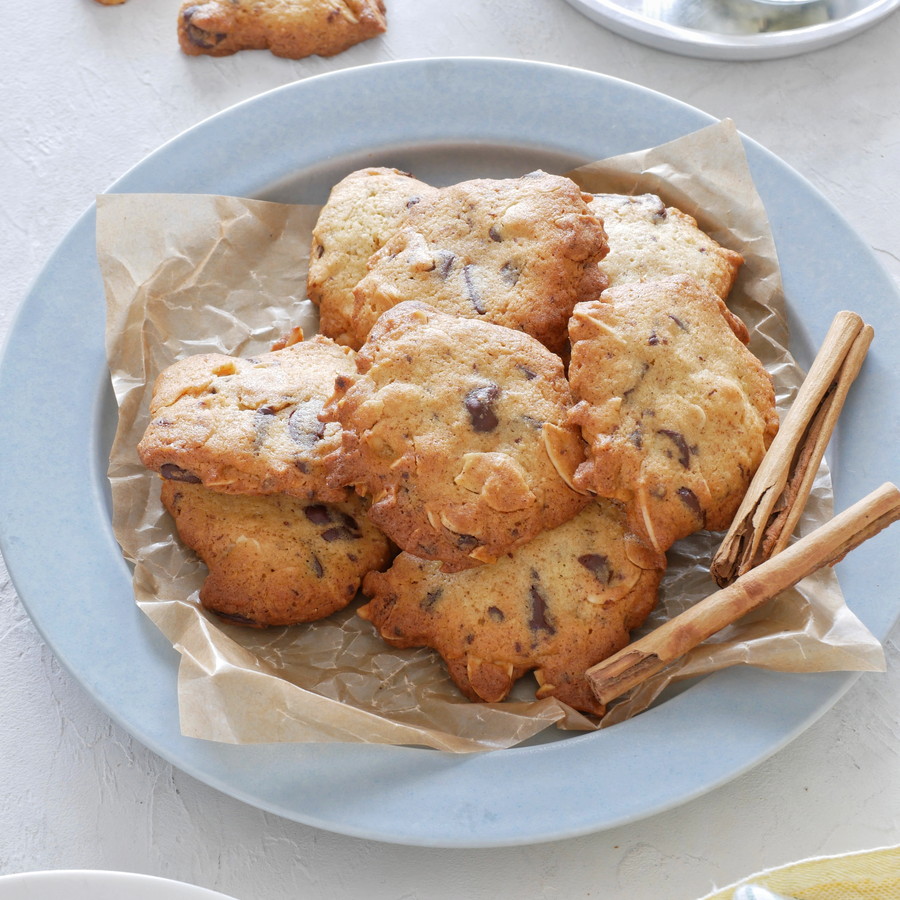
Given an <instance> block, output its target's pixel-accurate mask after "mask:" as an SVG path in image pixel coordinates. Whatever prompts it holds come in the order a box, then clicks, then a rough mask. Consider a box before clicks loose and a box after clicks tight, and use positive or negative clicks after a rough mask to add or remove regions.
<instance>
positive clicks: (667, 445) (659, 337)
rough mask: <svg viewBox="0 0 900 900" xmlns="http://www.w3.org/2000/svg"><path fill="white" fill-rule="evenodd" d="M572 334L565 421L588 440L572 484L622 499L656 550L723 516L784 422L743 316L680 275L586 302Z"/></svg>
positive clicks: (720, 524)
mask: <svg viewBox="0 0 900 900" xmlns="http://www.w3.org/2000/svg"><path fill="white" fill-rule="evenodd" d="M569 334H570V338H571V341H572V358H571V363H570V366H569V380H570V383H571V386H572V392H573V394H574V395H575V396H576V398H577V399H578V401H579V402H578V403H577V405H576V406H575V407H574V408H573V409H572V411H571V414H570V417H569V421H570V422H571V423H572V424H574V425H577V426H578V427H579V428H580V429H581V432H582V435H583V436H584V439H585V440H586V441H587V443H588V446H589V449H588V458H587V460H586V462H585V463H583V464H582V465H581V466H580V467H579V469H578V471H577V472H576V474H575V479H574V482H575V485H576V486H577V487H578V488H580V489H582V490H589V491H592V492H593V493H595V494H596V495H598V496H600V497H608V498H610V499H613V500H619V501H621V502H622V503H624V504H625V505H626V507H627V509H628V512H629V526H630V527H631V528H632V529H633V530H634V531H635V532H636V533H637V534H639V535H641V536H643V537H645V538H646V539H647V540H648V542H649V543H650V545H651V546H652V547H653V548H655V549H656V550H659V551H665V550H666V549H668V547H669V546H671V544H672V543H674V542H675V541H676V540H678V539H679V538H682V537H686V536H687V535H689V534H691V533H692V532H694V531H698V530H701V529H709V530H711V531H719V530H722V529H724V528H727V527H728V526H729V525H730V523H731V520H732V518H733V516H734V514H735V512H737V508H738V506H739V504H740V502H741V499H742V497H743V496H744V493H745V492H746V490H747V487H748V486H749V483H750V479H751V478H752V477H753V473H754V472H755V471H756V469H757V467H758V465H759V463H760V461H761V460H762V457H763V454H764V453H765V451H766V449H767V447H768V446H769V444H770V443H771V441H772V438H773V437H774V436H775V432H776V431H777V428H778V417H777V413H776V411H775V396H774V391H773V388H772V380H771V378H770V377H769V375H768V373H767V372H766V370H765V369H764V368H763V366H762V364H761V363H760V362H759V360H758V359H757V358H756V357H755V356H754V355H753V354H752V353H751V352H750V351H749V350H748V349H747V348H746V347H745V346H744V345H745V343H746V342H747V340H748V335H747V329H746V327H745V326H744V324H743V323H742V322H741V321H740V319H738V318H737V317H736V316H734V315H733V314H732V313H731V312H729V311H728V309H727V308H726V306H725V304H724V302H723V301H722V300H721V299H720V298H719V297H717V296H716V295H715V294H714V293H713V292H712V291H711V290H710V289H709V288H708V287H706V286H705V285H702V284H700V283H699V282H697V281H694V280H693V279H691V278H688V277H686V276H676V277H673V278H668V279H663V280H661V281H648V282H645V283H640V284H638V283H636V284H624V285H619V286H618V287H614V288H610V289H609V290H607V291H605V292H604V294H603V296H602V297H601V298H600V300H599V301H595V302H592V303H582V304H579V305H578V306H577V307H576V308H575V313H574V315H573V317H572V321H571V323H570V325H569Z"/></svg>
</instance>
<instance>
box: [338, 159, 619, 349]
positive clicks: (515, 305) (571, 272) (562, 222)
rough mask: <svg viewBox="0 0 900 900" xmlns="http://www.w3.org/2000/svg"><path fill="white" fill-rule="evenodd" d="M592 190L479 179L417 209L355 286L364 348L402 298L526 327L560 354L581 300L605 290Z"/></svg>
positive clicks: (543, 181) (602, 240) (560, 182)
mask: <svg viewBox="0 0 900 900" xmlns="http://www.w3.org/2000/svg"><path fill="white" fill-rule="evenodd" d="M589 199H590V195H589V194H584V193H582V191H581V189H580V188H579V187H578V186H577V185H576V184H575V183H574V182H573V181H571V180H570V179H568V178H563V177H560V176H558V175H548V174H547V173H546V172H532V173H531V174H530V175H525V176H523V177H521V178H509V179H476V180H474V181H464V182H460V183H459V184H455V185H451V186H450V187H446V188H441V189H440V190H437V191H435V192H433V193H431V194H429V195H428V196H426V197H423V198H422V200H421V202H419V203H417V204H416V205H415V206H413V207H412V208H411V209H410V211H409V217H408V219H407V222H406V225H404V227H403V228H402V229H401V230H400V231H398V232H397V233H396V234H395V235H394V236H393V237H392V238H391V239H390V240H389V241H388V242H387V243H386V244H385V245H384V246H383V247H382V248H381V249H380V250H379V251H378V252H377V253H375V254H374V255H373V256H372V258H371V259H370V260H369V273H368V274H367V275H366V277H365V278H363V279H362V280H361V281H360V282H359V284H357V286H356V288H355V289H354V295H355V297H356V305H355V308H354V320H355V322H354V327H355V335H354V337H355V342H356V345H359V344H361V343H362V341H363V340H365V337H366V335H367V334H368V333H369V330H370V329H371V328H372V326H373V325H374V324H375V320H376V319H377V318H378V316H380V315H381V314H382V313H383V312H384V311H385V310H387V309H390V308H391V307H392V306H394V305H396V304H397V303H400V302H402V301H404V300H420V301H422V302H423V303H427V304H429V305H430V306H433V307H435V308H436V309H440V310H441V311H443V312H447V313H453V314H455V315H458V316H465V317H467V318H473V319H480V320H482V321H485V322H493V323H494V324H496V325H505V326H506V327H508V328H514V329H518V330H521V331H525V332H526V333H528V334H530V335H531V336H532V337H535V338H537V339H538V340H539V341H540V342H541V343H542V344H544V345H545V346H546V347H548V348H549V349H550V350H553V351H554V352H555V353H561V352H563V349H564V348H565V345H566V322H567V321H568V318H569V315H570V314H571V312H572V308H573V307H574V305H575V304H576V303H577V302H579V301H580V300H590V299H593V298H594V297H596V296H599V294H600V291H602V290H603V288H604V287H605V285H606V282H605V279H604V277H603V275H602V273H601V271H600V269H599V268H598V266H597V263H599V262H600V260H602V259H603V257H604V256H605V254H606V250H607V246H606V235H605V233H604V231H603V227H602V225H601V223H600V221H599V220H598V219H597V218H596V216H594V215H592V214H591V212H590V210H589V209H588V206H587V202H586V201H587V200H589Z"/></svg>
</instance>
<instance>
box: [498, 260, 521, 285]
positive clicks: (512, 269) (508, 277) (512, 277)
mask: <svg viewBox="0 0 900 900" xmlns="http://www.w3.org/2000/svg"><path fill="white" fill-rule="evenodd" d="M500 277H501V278H502V279H503V281H504V282H505V283H506V284H508V285H509V286H510V287H515V284H516V282H517V281H518V280H519V267H518V266H516V265H514V264H513V263H511V262H506V263H503V265H502V266H501V267H500Z"/></svg>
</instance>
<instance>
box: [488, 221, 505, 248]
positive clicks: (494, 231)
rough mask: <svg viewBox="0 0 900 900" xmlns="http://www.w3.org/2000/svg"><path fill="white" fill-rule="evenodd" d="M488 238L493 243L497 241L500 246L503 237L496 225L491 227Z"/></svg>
mask: <svg viewBox="0 0 900 900" xmlns="http://www.w3.org/2000/svg"><path fill="white" fill-rule="evenodd" d="M488 237H489V238H490V239H491V240H492V241H496V242H497V243H498V244H499V243H501V242H502V240H503V237H502V236H501V235H500V231H499V230H498V228H497V226H496V225H491V227H490V228H488Z"/></svg>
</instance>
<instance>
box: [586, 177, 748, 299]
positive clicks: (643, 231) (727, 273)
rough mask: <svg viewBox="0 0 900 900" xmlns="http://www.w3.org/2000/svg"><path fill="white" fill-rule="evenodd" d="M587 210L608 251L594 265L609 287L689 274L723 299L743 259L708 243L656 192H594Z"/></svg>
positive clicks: (692, 220) (707, 238) (690, 218)
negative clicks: (603, 234)
mask: <svg viewBox="0 0 900 900" xmlns="http://www.w3.org/2000/svg"><path fill="white" fill-rule="evenodd" d="M588 206H589V207H590V209H591V212H593V213H594V214H595V215H596V216H598V217H599V218H600V219H601V220H602V221H603V227H604V228H605V229H606V235H607V240H608V242H609V253H607V254H606V257H605V258H604V259H603V262H602V263H601V264H600V267H601V269H602V270H603V272H604V273H605V275H606V277H607V279H608V281H609V287H613V286H614V285H618V284H628V283H631V282H634V281H655V280H657V279H659V278H668V277H669V276H671V275H689V276H691V277H692V278H695V279H696V280H697V281H701V282H703V283H704V284H707V285H709V287H710V288H711V289H712V290H713V291H714V292H715V293H716V294H718V296H720V297H721V298H722V299H723V300H724V299H726V298H727V297H728V295H729V293H730V292H731V288H732V287H733V285H734V282H735V279H736V278H737V276H738V272H739V271H740V268H741V266H742V265H743V262H744V258H743V256H742V255H741V254H740V253H738V252H736V251H735V250H729V249H728V248H727V247H723V246H722V245H721V244H719V243H718V242H716V241H715V240H713V239H712V238H711V237H710V236H709V235H708V234H706V233H705V232H704V231H703V230H702V229H701V228H700V227H699V226H698V224H697V220H696V219H695V218H694V217H693V216H689V215H688V214H687V213H685V212H682V211H681V210H680V209H676V208H675V207H673V206H666V204H665V203H664V202H663V201H662V200H661V199H660V198H659V197H657V196H656V194H638V195H635V196H630V195H626V194H595V195H594V197H593V199H592V200H591V201H590V203H589V204H588Z"/></svg>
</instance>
